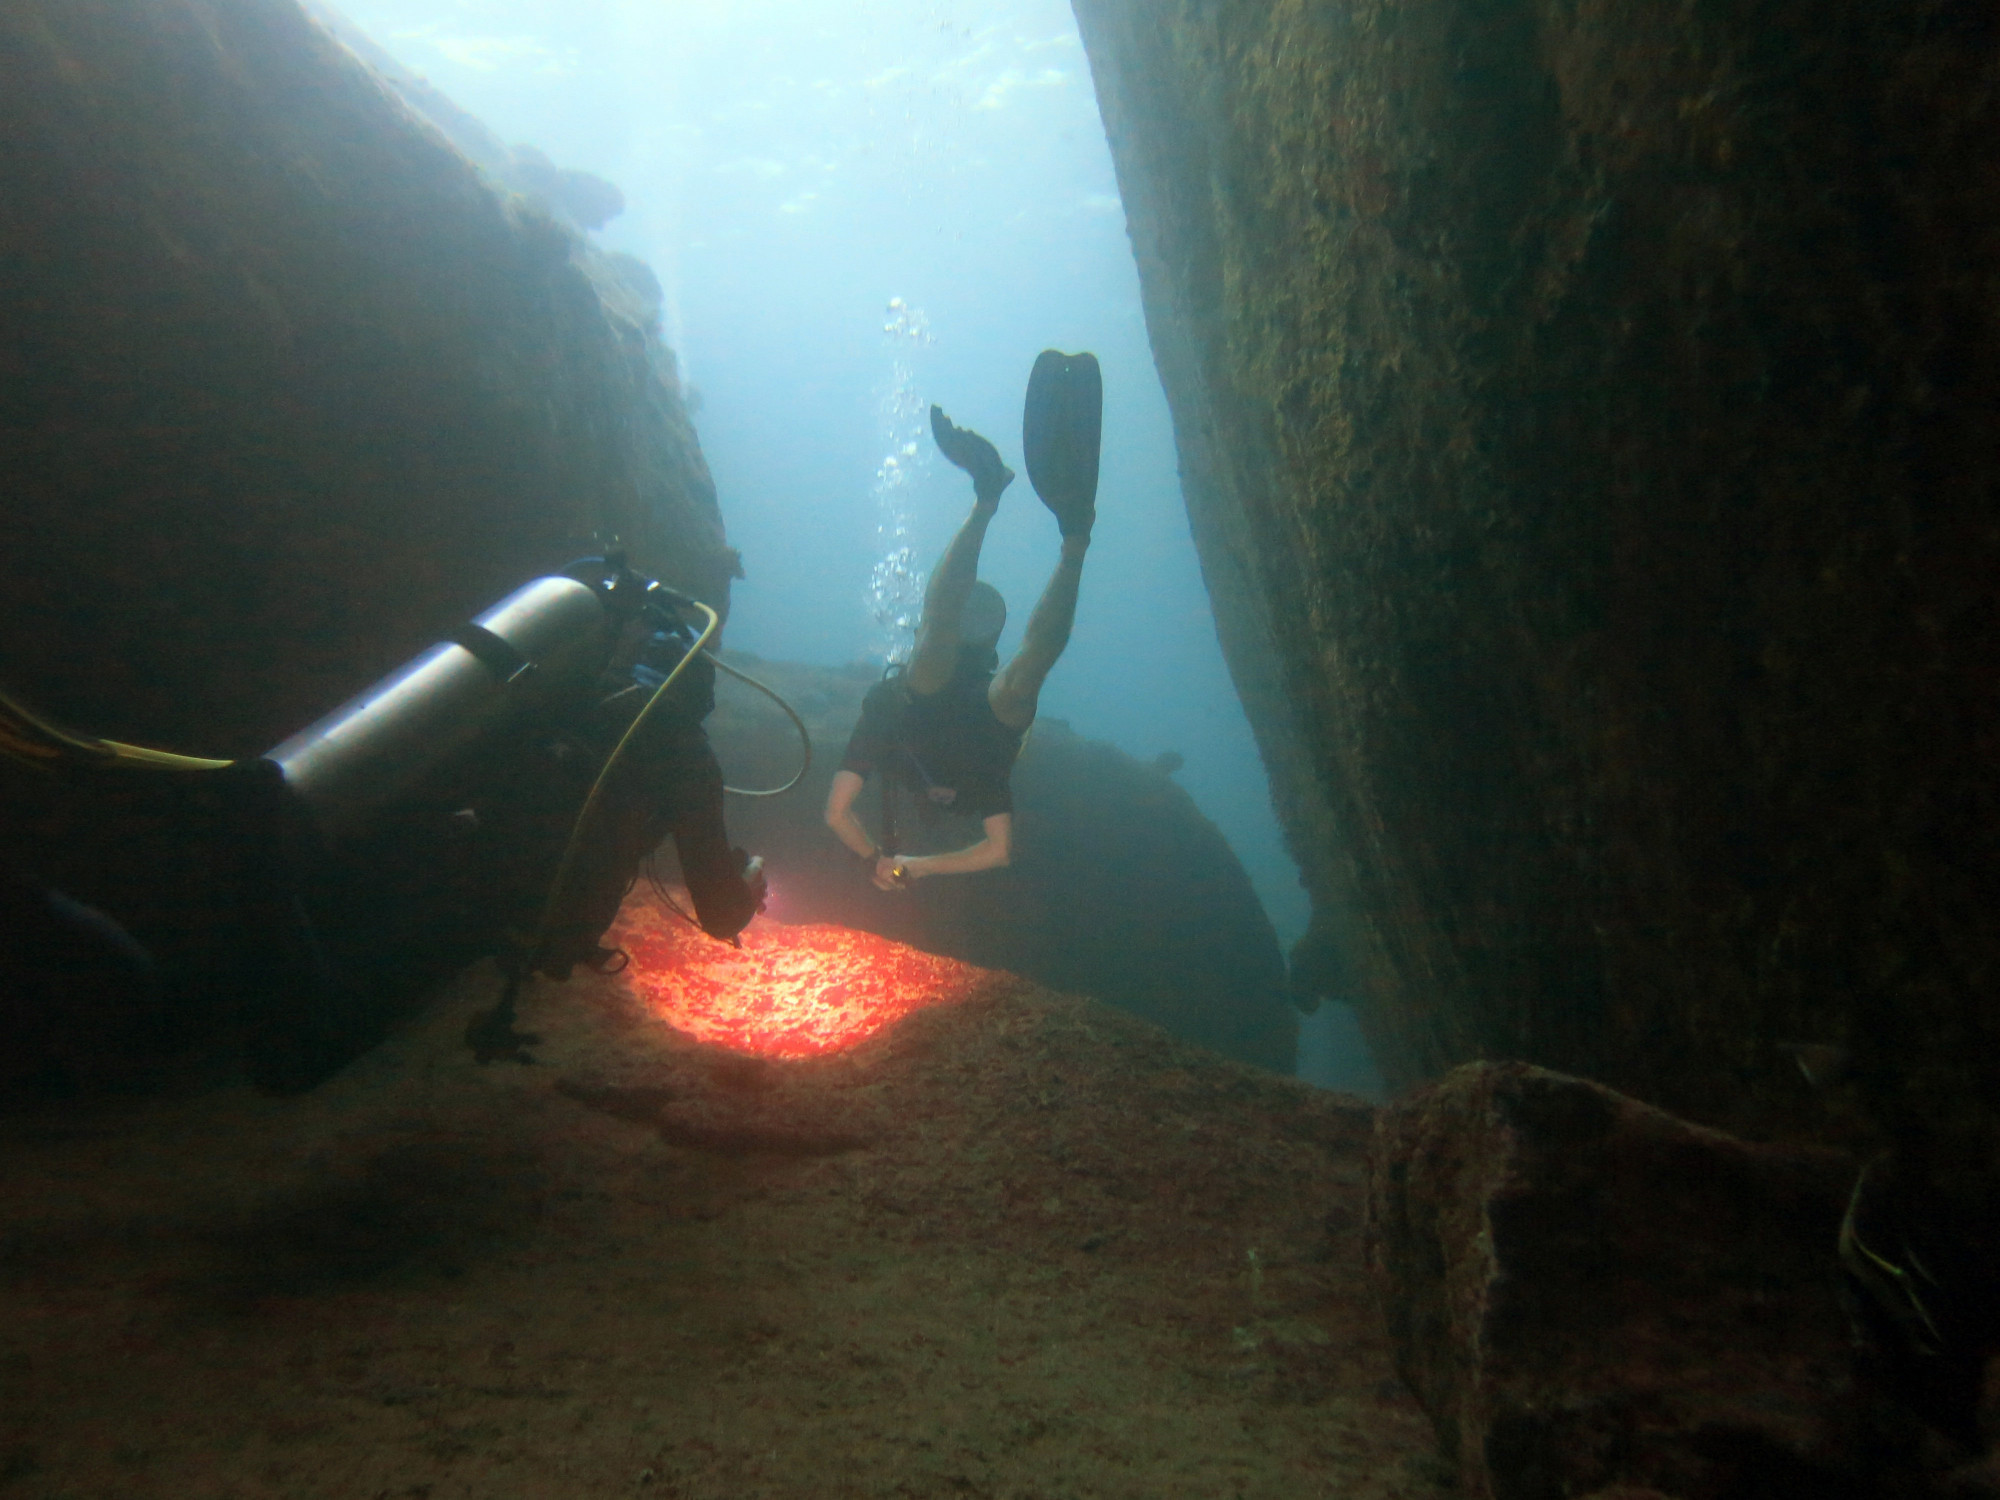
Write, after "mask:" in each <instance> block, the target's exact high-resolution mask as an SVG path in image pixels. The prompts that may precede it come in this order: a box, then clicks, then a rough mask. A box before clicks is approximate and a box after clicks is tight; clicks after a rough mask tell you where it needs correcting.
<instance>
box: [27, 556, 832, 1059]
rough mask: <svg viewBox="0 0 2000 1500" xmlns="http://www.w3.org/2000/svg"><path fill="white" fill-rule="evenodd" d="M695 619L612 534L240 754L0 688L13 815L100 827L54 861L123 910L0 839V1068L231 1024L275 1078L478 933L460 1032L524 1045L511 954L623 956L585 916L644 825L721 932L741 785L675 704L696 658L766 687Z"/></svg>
mask: <svg viewBox="0 0 2000 1500" xmlns="http://www.w3.org/2000/svg"><path fill="white" fill-rule="evenodd" d="M720 626H721V620H720V617H719V615H718V614H717V612H716V611H715V610H713V609H711V608H710V607H709V606H708V605H706V604H703V603H701V602H700V601H698V600H695V599H691V598H689V597H687V596H685V595H682V594H679V593H677V592H676V591H674V590H672V589H670V588H667V587H666V586H664V585H663V584H660V583H658V582H656V581H654V580H652V579H649V578H646V577H644V576H643V575H641V574H639V573H637V572H635V571H633V569H631V568H630V567H629V566H628V565H627V564H626V561H625V558H624V556H623V555H622V553H620V552H619V551H618V550H617V549H616V547H615V545H613V546H611V547H609V548H608V549H607V553H606V555H605V556H601V557H591V558H585V559H581V560H580V561H578V562H576V563H574V564H572V565H571V566H570V567H569V568H568V569H567V570H565V571H564V572H563V573H560V574H553V575H550V576H546V577H542V578H537V579H535V580H533V581H531V582H529V583H527V584H524V585H523V586H522V587H521V588H519V589H517V590H515V591H514V592H513V593H512V594H509V595H508V596H507V597H506V598H504V599H502V600H501V601H499V602H498V603H497V604H495V605H493V606H492V607H490V608H489V609H487V610H486V611H484V612H483V613H482V614H480V615H479V616H478V618H476V619H474V620H471V621H468V622H465V623H463V624H461V625H459V626H458V627H457V628H456V629H454V630H453V631H451V632H450V634H449V635H448V636H447V637H446V638H445V639H444V640H442V641H440V642H439V643H438V644H436V645H434V646H432V647H431V648H430V649H428V650H426V651H424V652H423V653H421V654H420V655H418V656H417V657H415V658H414V659H412V660H411V661H409V662H408V663H407V664H405V665H404V666H403V667H401V668H399V669H398V670H397V671H395V672H393V673H391V674H390V675H389V676H388V677H385V678H383V679H382V680H381V681H380V682H377V683H376V684H374V685H373V686H372V687H369V688H367V689H365V690H363V691H362V692H361V693H360V694H358V695H357V696H355V697H354V698H352V699H350V700H349V701H348V702H347V703H345V704H343V705H341V706H340V707H338V708H336V709H334V710H333V711H332V712H331V713H330V714H328V715H326V716H325V717H324V718H322V719H320V720H319V721H318V722H317V723H315V724H312V725H310V726H308V727H307V728H305V729H303V730H301V731H299V732H298V733H297V734H295V735H293V736H291V737H290V738H289V739H287V740H285V741H284V742H283V743H282V744H279V745H278V746H276V747H274V748H273V749H271V750H269V751H267V752H266V753H265V754H263V755H261V756H255V757H250V758H247V759H240V760H214V759H205V758H200V757H192V756H186V755H179V754H174V753H172V752H167V751H161V750H154V749H149V748H147V747H144V746H138V745H128V744H124V743H122V742H119V741H113V740H105V739H99V738H97V737H95V736H91V735H85V734H79V733H75V732H73V731H70V730H67V729H64V728H63V727H62V726H60V725H58V724H56V723H53V722H52V721H50V720H48V719H46V718H43V717H42V716H41V715H39V714H37V713H35V712H34V711H33V710H31V709H29V708H27V707H26V706H25V705H24V704H21V703H19V702H17V701H15V700H14V699H13V698H11V697H10V696H8V695H7V694H6V693H5V692H4V691H0V765H4V768H5V769H6V770H7V771H8V772H9V774H10V775H11V774H12V773H13V771H14V768H15V767H19V768H20V770H21V773H22V774H21V778H19V781H18V784H19V786H20V788H21V790H22V792H23V793H24V794H26V793H28V792H34V793H35V794H36V796H37V799H38V800H36V802H35V803H34V806H36V807H37V808H44V807H45V811H43V812H42V813H40V814H38V816H42V817H44V818H45V819H46V820H47V821H49V822H50V823H51V824H52V825H53V826H59V827H61V826H75V827H77V828H78V830H79V832H78V835H77V836H78V837H79V838H85V837H86V834H88V841H89V842H90V843H91V846H92V847H93V848H97V846H99V845H101V848H97V852H95V853H90V852H88V851H86V854H85V856H84V857H81V858H78V859H72V860H71V861H69V863H70V865H71V866H73V867H74V869H73V871H72V873H73V874H80V875H81V876H83V877H84V878H85V880H86V885H85V887H84V888H83V893H84V894H86V895H87V896H88V899H89V900H91V901H92V902H99V901H107V897H108V898H109V899H108V902H107V910H109V911H113V912H115V911H117V910H118V909H119V907H120V906H121V905H122V906H124V907H126V908H127V911H128V916H130V915H136V916H137V917H138V918H139V922H138V924H137V925H136V926H135V927H133V928H132V929H131V930H130V931H129V933H128V930H127V929H126V928H125V927H124V926H122V925H121V924H120V922H119V921H118V920H117V919H115V918H114V917H112V916H109V915H107V914H106V911H100V910H97V909H95V908H94V907H93V906H86V905H84V904H83V902H82V901H80V900H78V899H76V898H74V897H71V896H69V895H68V894H66V893H65V892H62V891H58V890H56V889H54V888H53V887H52V886H45V885H43V884H42V882H41V880H40V878H39V876H38V875H37V876H30V875H28V874H26V873H25V872H21V871H18V870H16V869H13V868H10V867H9V865H8V864H6V863H0V1022H5V1023H8V1024H9V1034H10V1035H11V1036H15V1037H16V1038H17V1039H18V1038H19V1037H20V1036H21V1035H22V1027H23V1025H24V1024H26V1023H27V1022H29V1021H32V1022H33V1023H34V1024H33V1025H28V1027H27V1035H28V1036H29V1038H30V1040H31V1041H32V1042H33V1043H34V1045H33V1046H32V1047H31V1048H29V1049H27V1050H29V1051H30V1052H31V1053H32V1054H33V1055H32V1056H29V1057H25V1058H23V1057H20V1056H17V1055H10V1056H8V1057H6V1058H0V1086H3V1085H5V1084H6V1083H7V1082H8V1081H9V1080H10V1079H17V1080H18V1079H29V1080H32V1079H34V1078H37V1077H40V1076H42V1075H43V1074H50V1073H51V1070H52V1069H53V1070H57V1071H64V1070H66V1071H69V1072H74V1071H76V1070H75V1068H74V1067H72V1063H73V1062H74V1060H75V1059H76V1058H77V1057H79V1056H82V1057H83V1058H84V1059H85V1060H86V1061H87V1060H88V1059H89V1058H90V1057H91V1056H94V1055H95V1054H96V1053H99V1052H104V1051H107V1050H110V1049H114V1048H121V1047H125V1046H127V1045H128V1043H129V1045H130V1047H131V1048H132V1049H134V1050H135V1051H138V1052H151V1051H166V1050H172V1049H174V1048H177V1047H179V1046H181V1045H184V1044H187V1043H190V1042H192V1041H194V1040H195V1039H197V1038H198V1037H199V1036H200V1035H203V1034H205V1033H206V1032H207V1031H208V1030H213V1029H219V1028H221V1027H223V1026H229V1027H231V1028H232V1029H234V1030H235V1031H237V1032H238V1033H239V1034H240V1035H241V1038H242V1042H243V1053H244V1060H245V1064H246V1070H247V1071H248V1073H249V1075H250V1077H251V1078H252V1080H253V1081H255V1082H257V1083H258V1084H260V1085H262V1086H263V1087H266V1088H268V1089H271V1090H273V1091H275V1092H278V1093H296V1092H300V1091H302V1090H304V1089H308V1088H311V1087H313V1086H314V1085H315V1084H317V1083H318V1082H320V1081H321V1080H322V1079H324V1078H326V1077H328V1076H329V1075H330V1074H331V1073H333V1072H334V1071H335V1070H337V1069H338V1068H339V1067H341V1066H342V1065H343V1064H344V1063H346V1062H347V1061H348V1060H349V1059H350V1058H352V1057H354V1056H356V1055H358V1054H359V1053H360V1052H362V1051H364V1050H366V1049H367V1048H368V1047H369V1046H372V1045H373V1044H374V1042H375V1041H376V1040H378V1039H379V1038H380V1036H381V1035H382V1033H383V1030H384V1028H385V1026H386V1024H387V1022H388V1020H389V1018H390V1016H391V1015H392V1014H393V1012H394V1011H395V1010H396V1009H398V1008H399V1007H401V1006H402V1005H404V1004H406V1003H409V1002H412V1001H414V1000H415V998H416V997H417V996H418V995H419V994H421V993H422V992H423V991H424V990H426V989H428V988H430V987H431V986H433V985H435V984H437V983H439V982H441V981H442V980H444V979H445V978H447V977H449V976H450V975H451V974H454V973H456V972H458V971H459V970H461V969H462V968H464V967H465V966H466V965H467V964H469V963H471V962H473V961H474V960H476V959H479V958H483V957H488V956H491V957H494V958H496V959H497V960H498V962H499V965H500V968H501V971H502V974H503V977H504V980H505V988H504V991H503V993H502V995H501V997H500V1001H499V1004H498V1005H496V1006H495V1007H494V1008H493V1009H492V1010H491V1011H488V1012H483V1013H481V1014H480V1015H479V1016H477V1017H475V1018H474V1020H473V1023H472V1025H471V1026H470V1027H468V1029H467V1036H466V1040H467V1042H468V1043H469V1044H470V1045H471V1046H472V1048H473V1050H474V1051H475V1053H476V1055H477V1056H478V1057H479V1059H480V1060H481V1061H491V1060H495V1059H499V1058H511V1059H514V1060H517V1061H528V1060H529V1058H528V1055H527V1052H526V1048H527V1047H528V1046H529V1045H530V1044H531V1043H532V1042H533V1040H534V1039H533V1038H532V1037H530V1036H526V1035H523V1034H521V1033H519V1032H516V1031H515V1030H514V1027H513V1021H514V1014H515V1001H516V997H517V995H518V993H519V991H520V990H521V988H522V986H523V984H524V982H525V981H526V980H527V978H528V977H529V976H530V975H534V974H541V975H545V976H547V977H550V978H554V979H564V978H567V977H569V975H570V974H571V973H572V971H573V970H574V969H575V968H576V967H578V966H582V967H585V968H590V969H595V970H598V971H600V972H603V971H608V970H611V969H614V968H616V967H620V966H622V963H623V955H622V954H619V953H618V952H617V951H616V950H611V949H606V948H604V947H602V946H601V945H600V942H601V939H602V937H603V935H604V933H605V932H606V930H607V929H608V928H609V926H610V924H611V923H612V921H613V919H614V918H615V917H616V915H617V913H618V909H619V906H620V903H621V902H622V901H623V899H624V897H625V894H626V892H627V891H628V890H629V889H630V888H631V886H632V884H633V883H634V881H635V880H636V879H637V878H638V877H639V875H640V874H641V873H642V871H644V870H646V867H647V865H648V861H649V860H650V857H651V854H652V851H653V849H654V847H655V846H656V845H658V844H659V843H660V842H661V841H662V839H664V838H665V837H666V836H667V835H668V834H671V835H673V837H674V840H675V843H676V845H677V847H678V850H679V854H680V863H681V870H682V874H683V875H684V876H685V878H686V882H687V886H688V890H689V893H690V895H691V897H692V899H693V903H694V911H693V912H692V913H684V914H683V915H686V916H687V918H688V920H689V921H690V922H693V923H694V924H696V925H698V926H699V927H701V928H702V930H703V931H705V932H706V933H708V934H709V935H710V936H711V937H713V938H716V939H719V940H722V941H728V942H734V941H736V939H737V935H738V934H739V933H740V932H741V931H742V930H743V928H744V927H746V926H747V925H748V924H749V922H750V921H751V919H752V918H753V917H754V916H755V915H756V913H757V912H758V911H759V910H760V909H761V908H762V906H763V903H764V898H765V881H764V876H763V871H762V861H760V860H755V859H752V858H750V857H749V856H748V855H746V854H745V853H744V852H743V851H742V850H741V849H736V848H732V847H731V846H730V843H729V839H728V836H727V833H726V831H725V828H724V822H723V802H722V797H723V793H724V791H725V790H737V791H741V790H742V789H740V788H728V789H725V788H724V786H723V784H722V773H721V770H720V768H719V767H718V766H717V764H716V759H715V755H714V752H713V751H712V750H711V749H710V747H709V743H708V738H707V735H706V733H705V732H704V730H703V728H702V721H703V720H704V719H705V718H706V717H707V716H708V714H709V712H710V710H711V709H712V708H713V707H714V703H715V694H714V684H715V676H714V674H715V672H716V671H718V670H720V671H724V672H728V673H731V674H732V675H734V676H737V677H742V678H743V680H744V681H746V682H748V683H750V684H751V685H752V686H753V687H755V688H757V689H758V690H760V691H762V692H765V693H770V691H771V690H770V689H768V688H766V687H764V685H763V684H761V683H758V682H756V681H755V680H754V679H752V678H749V677H747V676H745V675H744V674H743V673H741V672H739V671H737V669H736V668H734V667H731V666H729V665H728V664H727V663H725V662H721V661H719V660H718V659H716V658H715V657H714V656H712V655H710V653H709V652H708V650H707V647H708V645H709V643H710V642H711V641H712V640H713V638H714V636H715V634H716V632H717V631H718V630H719V629H720ZM771 696H773V697H774V698H775V697H776V695H775V694H771ZM779 701H780V706H781V707H784V708H785V711H786V713H787V714H788V715H790V716H791V718H792V721H793V723H794V725H795V726H796V727H797V728H798V729H799V731H800V734H801V738H802V741H803V740H804V725H803V723H802V722H801V721H800V720H799V719H798V717H797V714H796V713H795V712H794V711H793V710H791V709H790V708H789V707H788V706H786V705H784V704H783V702H782V700H779ZM810 762H811V747H810V744H809V743H806V753H805V764H806V765H809V764H810ZM141 771H152V772H155V773H160V774H155V775H151V776H145V775H139V774H136V773H137V772H141ZM804 773H805V765H802V766H801V769H800V773H799V776H795V777H794V778H793V779H792V781H791V782H789V783H787V784H786V787H781V788H771V789H766V790H757V791H750V792H746V793H745V795H750V796H775V795H778V794H780V793H781V792H783V791H784V790H787V789H788V788H789V787H790V786H794V785H796V784H797V783H798V780H799V779H800V777H802V776H803V775H804ZM93 819H101V821H102V822H103V823H104V825H105V826H104V828H103V829H101V830H99V829H98V828H97V823H96V822H93V821H92V820H93ZM128 828H129V829H130V830H131V832H130V833H129V834H128V833H126V832H123V831H121V830H125V829H128ZM91 830H97V831H96V832H91ZM18 842H19V840H18V839H10V841H9V843H10V845H11V844H13V843H18ZM8 853H9V855H11V850H9V851H8ZM114 856H115V857H114ZM128 866H130V867H133V868H136V869H137V870H138V872H139V873H138V874H137V875H131V874H130V873H129V871H127V867H128ZM149 867H150V868H152V869H154V870H156V872H157V873H155V874H151V875H148V874H147V873H146V871H147V870H148V868H149ZM121 872H123V873H121ZM121 880H122V881H123V884H121ZM121 891H122V892H123V893H124V896H125V898H126V899H124V900H120V899H119V896H120V892H121ZM666 899H668V900H671V897H668V898H666ZM156 960H157V962H156ZM17 1012H20V1013H21V1014H17ZM24 1016H25V1018H26V1019H25V1020H24ZM65 1017H68V1018H69V1019H70V1020H71V1021H73V1022H74V1025H73V1026H71V1027H70V1030H69V1031H68V1032H65V1031H64V1030H63V1029H62V1027H63V1023H64V1018H65ZM16 1023H20V1024H16ZM37 1028H39V1029H37ZM44 1032H46V1033H47V1034H46V1035H43V1034H42V1033H44ZM72 1033H74V1034H72ZM128 1034H129V1035H128ZM79 1037H81V1040H80V1041H79V1039H78V1038H79ZM79 1047H81V1048H83V1051H82V1052H79V1050H78V1049H79ZM21 1050H22V1049H21V1048H20V1047H19V1046H18V1045H17V1047H16V1048H15V1052H16V1053H17V1054H18V1053H19V1052H20V1051H21Z"/></svg>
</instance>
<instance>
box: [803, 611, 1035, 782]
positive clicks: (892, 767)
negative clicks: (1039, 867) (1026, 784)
mask: <svg viewBox="0 0 2000 1500" xmlns="http://www.w3.org/2000/svg"><path fill="white" fill-rule="evenodd" d="M997 664H998V659H997V658H996V657H995V656H994V654H993V651H992V650H991V649H990V648H987V647H967V648H965V649H964V650H963V651H961V652H960V654H959V659H958V670H957V671H956V672H955V673H953V675H952V678H951V680H950V681H949V682H947V683H946V684H945V685H944V686H943V687H942V688H940V689H939V690H938V691H937V692H935V693H913V692H911V691H910V689H909V687H908V686H907V685H906V684H905V683H904V681H903V679H902V678H900V677H889V678H884V679H883V680H882V681H881V682H878V683H876V684H875V686H874V687H872V688H870V689H869V690H868V696H867V697H866V698H865V699H864V700H862V704H861V721H860V722H859V723H858V724H856V725H855V726H854V734H853V736H852V737H851V738H850V739H849V740H848V742H847V755H846V758H845V759H844V760H842V761H841V769H842V770H846V771H852V772H854V773H855V774H856V775H857V776H866V775H867V774H868V773H869V772H870V771H880V772H882V774H883V775H884V776H888V777H891V778H893V779H895V780H896V781H899V782H901V783H902V784H903V785H904V786H906V787H908V788H909V789H910V790H911V791H912V792H914V793H915V794H916V795H917V796H918V797H919V798H922V799H924V800H925V801H927V802H928V803H930V804H931V805H933V806H937V807H944V808H949V809H950V810H951V811H952V812H955V813H961V814H963V815H965V816H967V817H972V818H990V817H993V816H994V815H995V814H998V813H1006V812H1012V811H1013V810H1014V793H1013V788H1012V787H1011V786H1010V785H1009V780H1008V779H1009V777H1010V775H1011V774H1012V772H1013V769H1014V757H1015V756H1016V755H1018V754H1019V753H1020V750H1021V737H1022V736H1023V735H1025V734H1026V733H1027V730H1026V729H1010V728H1008V727H1007V726H1006V725H1005V724H1002V723H1001V722H1000V720H999V719H997V718H996V717H994V714H993V705H992V704H991V702H990V701H988V699H987V696H986V690H987V686H988V684H989V683H991V682H992V681H993V669H994V667H995V666H996V665H997Z"/></svg>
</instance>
